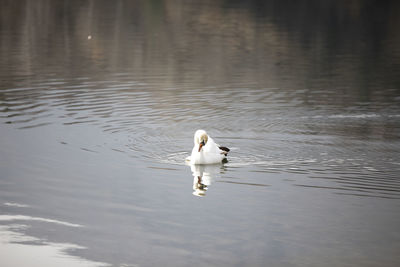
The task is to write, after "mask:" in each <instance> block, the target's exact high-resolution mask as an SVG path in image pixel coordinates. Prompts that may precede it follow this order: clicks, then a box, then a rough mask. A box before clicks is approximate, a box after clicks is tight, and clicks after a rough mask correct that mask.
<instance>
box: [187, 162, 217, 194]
mask: <svg viewBox="0 0 400 267" xmlns="http://www.w3.org/2000/svg"><path fill="white" fill-rule="evenodd" d="M190 169H191V171H192V175H193V195H195V196H198V197H203V196H205V195H206V191H207V190H208V187H209V186H210V185H211V184H212V183H213V182H214V181H215V179H217V178H218V177H219V175H220V174H221V172H222V171H223V170H224V166H223V165H221V164H213V165H195V164H191V165H190Z"/></svg>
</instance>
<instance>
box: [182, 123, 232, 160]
mask: <svg viewBox="0 0 400 267" xmlns="http://www.w3.org/2000/svg"><path fill="white" fill-rule="evenodd" d="M228 152H229V149H228V148H226V147H220V146H219V145H218V144H216V143H215V142H214V140H213V139H212V138H211V137H210V136H209V135H207V133H206V131H204V130H197V131H196V133H195V134H194V147H193V150H192V154H191V156H190V159H189V160H190V164H216V163H221V162H222V161H223V160H224V159H225V158H226V155H227V154H228Z"/></svg>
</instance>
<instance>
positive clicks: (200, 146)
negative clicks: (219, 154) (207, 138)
mask: <svg viewBox="0 0 400 267" xmlns="http://www.w3.org/2000/svg"><path fill="white" fill-rule="evenodd" d="M204 145H205V143H204V141H202V142H201V143H200V144H199V152H200V150H201V148H202V147H203V146H204Z"/></svg>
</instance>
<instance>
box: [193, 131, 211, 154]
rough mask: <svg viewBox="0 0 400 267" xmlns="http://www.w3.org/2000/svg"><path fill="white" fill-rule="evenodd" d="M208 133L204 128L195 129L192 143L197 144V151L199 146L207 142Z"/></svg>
mask: <svg viewBox="0 0 400 267" xmlns="http://www.w3.org/2000/svg"><path fill="white" fill-rule="evenodd" d="M207 141H208V135H207V133H206V131H204V130H197V131H196V133H195V134H194V144H195V145H199V152H200V151H201V148H202V147H203V146H205V145H206V144H207Z"/></svg>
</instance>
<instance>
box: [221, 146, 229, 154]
mask: <svg viewBox="0 0 400 267" xmlns="http://www.w3.org/2000/svg"><path fill="white" fill-rule="evenodd" d="M219 149H221V150H223V151H225V152H226V153H228V152H229V151H231V150H230V149H229V148H227V147H225V146H220V147H219Z"/></svg>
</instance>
